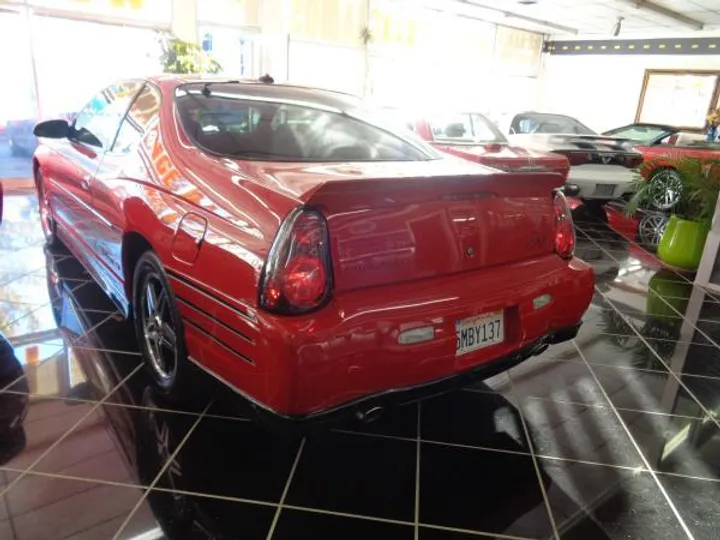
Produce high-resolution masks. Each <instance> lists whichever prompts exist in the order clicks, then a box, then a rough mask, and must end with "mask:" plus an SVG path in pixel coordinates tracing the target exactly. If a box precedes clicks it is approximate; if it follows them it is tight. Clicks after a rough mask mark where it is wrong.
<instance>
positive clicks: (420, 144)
mask: <svg viewBox="0 0 720 540" xmlns="http://www.w3.org/2000/svg"><path fill="white" fill-rule="evenodd" d="M227 82H233V81H227ZM201 87H202V83H197V82H189V83H184V84H180V85H178V86H176V87H175V89H174V91H173V108H174V113H175V117H176V118H177V124H178V126H179V128H180V130H181V132H182V133H183V135H185V137H186V138H187V139H188V140H189V141H190V143H191V144H192V145H193V146H194V147H195V148H197V149H198V150H200V151H202V152H204V153H206V154H208V155H211V156H215V157H222V158H231V159H237V160H242V161H259V159H258V158H253V157H244V156H242V155H239V156H229V155H227V154H223V153H220V152H215V151H213V150H212V149H210V148H207V147H205V146H203V145H202V144H200V143H199V142H198V141H197V140H196V138H195V137H193V136H192V135H191V134H190V133H189V132H188V130H187V129H186V126H185V122H184V120H183V116H182V114H181V112H180V109H179V105H178V98H179V97H181V96H180V95H179V94H180V92H185V93H186V94H187V95H190V94H191V92H190V90H189V89H197V92H193V93H199V94H202V89H201ZM222 94H226V93H222ZM218 95H221V94H218ZM225 99H228V98H225ZM230 99H235V100H237V101H243V102H247V103H249V104H251V103H253V102H255V103H267V104H272V105H277V106H283V105H286V106H293V107H305V108H307V109H311V110H315V111H319V112H324V113H330V114H336V115H338V116H340V117H346V118H349V119H351V120H353V121H355V122H358V123H360V124H363V125H364V126H367V127H370V128H372V129H375V130H378V131H381V132H383V133H386V134H388V135H389V136H391V137H394V138H395V139H397V140H399V141H402V142H403V143H405V144H407V145H409V146H411V147H412V148H414V149H416V151H417V152H418V153H419V154H421V155H423V156H424V159H422V160H397V161H433V160H437V159H441V158H442V156H441V155H440V154H438V153H437V152H436V151H435V150H434V149H433V148H432V147H431V146H430V145H428V144H427V143H426V142H425V141H423V140H422V139H420V138H418V140H417V141H414V140H412V139H411V138H408V137H404V136H403V134H402V133H399V132H397V131H393V130H390V129H389V128H388V127H385V126H382V125H378V124H375V123H373V122H369V121H367V120H366V119H364V118H363V117H362V116H359V115H356V114H352V112H351V111H347V110H342V109H338V108H336V107H332V106H327V105H323V104H321V103H313V102H311V101H305V100H303V101H296V100H293V99H282V98H274V97H267V96H257V95H249V94H245V93H243V92H237V93H234V95H233V97H232V98H230ZM413 135H414V133H413ZM263 161H270V162H277V163H345V161H327V160H308V159H300V158H298V159H296V160H272V159H263ZM352 161H358V160H352ZM390 161H393V160H359V162H368V163H383V162H390Z"/></svg>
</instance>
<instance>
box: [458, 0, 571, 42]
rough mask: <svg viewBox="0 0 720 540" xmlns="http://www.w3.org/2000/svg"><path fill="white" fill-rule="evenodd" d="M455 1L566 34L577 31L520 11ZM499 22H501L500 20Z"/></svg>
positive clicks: (467, 0) (463, 0) (469, 1)
mask: <svg viewBox="0 0 720 540" xmlns="http://www.w3.org/2000/svg"><path fill="white" fill-rule="evenodd" d="M455 1H456V2H458V3H461V4H466V5H468V6H473V7H474V8H478V9H483V10H489V11H493V12H495V13H497V14H499V15H501V17H503V18H509V19H516V20H518V21H523V22H526V23H530V24H534V25H537V26H542V27H545V28H551V29H553V30H559V31H560V32H564V33H566V34H577V33H578V29H577V28H570V27H569V26H563V25H561V24H557V23H553V22H550V21H543V20H542V19H535V18H533V17H527V16H525V15H523V14H521V13H515V12H514V11H506V10H504V9H500V8H496V7H493V6H488V5H486V4H483V3H478V2H473V1H471V0H455ZM500 24H502V22H501V23H500Z"/></svg>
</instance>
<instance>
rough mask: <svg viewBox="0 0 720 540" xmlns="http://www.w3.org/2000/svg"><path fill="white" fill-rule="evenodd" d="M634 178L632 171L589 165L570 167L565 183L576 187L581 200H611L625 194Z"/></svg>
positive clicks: (616, 166) (613, 166)
mask: <svg viewBox="0 0 720 540" xmlns="http://www.w3.org/2000/svg"><path fill="white" fill-rule="evenodd" d="M634 178H635V173H634V172H633V170H632V169H627V168H625V167H621V166H619V165H594V164H590V165H578V166H574V167H570V173H569V174H568V180H567V183H568V184H571V185H575V186H577V187H578V191H579V193H578V197H581V198H583V199H601V200H612V199H619V198H620V197H621V196H622V195H623V194H625V193H627V192H628V191H629V186H630V183H631V182H632V181H633V179H634Z"/></svg>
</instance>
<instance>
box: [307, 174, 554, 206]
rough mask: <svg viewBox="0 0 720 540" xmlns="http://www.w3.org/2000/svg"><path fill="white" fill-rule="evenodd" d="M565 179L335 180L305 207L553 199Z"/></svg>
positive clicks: (312, 193)
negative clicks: (462, 200) (495, 198)
mask: <svg viewBox="0 0 720 540" xmlns="http://www.w3.org/2000/svg"><path fill="white" fill-rule="evenodd" d="M564 183H565V178H564V176H563V175H561V174H557V173H513V172H507V173H506V172H500V171H498V172H497V173H493V174H481V175H458V176H424V177H423V176H419V177H411V178H363V179H352V180H350V179H342V178H338V179H333V180H329V181H327V182H324V183H322V184H320V185H318V186H317V187H315V188H314V189H312V190H309V191H307V192H305V193H304V194H303V195H302V196H301V198H300V200H301V201H302V202H303V203H304V204H306V205H317V206H326V207H328V208H331V209H333V210H335V211H337V210H339V209H340V208H342V209H351V208H354V209H362V208H371V207H372V208H378V207H382V206H387V207H392V206H398V205H408V204H417V203H422V202H427V201H436V200H442V199H445V200H460V199H467V200H472V199H478V198H489V197H542V196H547V197H550V196H551V195H552V193H553V192H554V190H555V189H558V188H561V187H562V186H563V184H564Z"/></svg>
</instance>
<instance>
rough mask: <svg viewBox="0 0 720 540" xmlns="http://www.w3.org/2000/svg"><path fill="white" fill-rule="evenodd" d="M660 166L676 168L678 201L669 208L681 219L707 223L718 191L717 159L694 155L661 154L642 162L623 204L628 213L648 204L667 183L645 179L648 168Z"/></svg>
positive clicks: (719, 177) (719, 175)
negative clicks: (670, 156) (629, 196)
mask: <svg viewBox="0 0 720 540" xmlns="http://www.w3.org/2000/svg"><path fill="white" fill-rule="evenodd" d="M659 166H662V167H666V168H671V169H674V170H675V171H677V173H678V175H679V176H680V180H681V183H680V185H679V186H678V188H679V193H678V202H677V203H676V204H675V206H673V207H672V208H671V209H670V212H671V213H672V214H676V215H677V216H678V217H681V218H683V219H687V220H691V221H698V222H702V223H707V224H710V222H711V221H712V217H713V213H714V212H715V205H716V204H717V200H718V193H720V160H718V159H697V158H686V157H681V158H661V159H658V160H651V161H647V162H645V163H643V164H642V165H641V166H640V168H639V169H638V171H637V175H636V178H635V179H634V180H633V182H632V184H631V191H632V192H633V196H632V198H631V199H630V201H629V202H628V204H627V205H626V207H625V213H626V214H627V215H631V216H632V215H635V213H636V212H637V210H638V209H639V208H647V207H650V206H651V204H652V201H653V198H654V197H655V196H656V195H657V190H661V189H667V186H665V185H663V184H659V183H657V182H653V180H652V179H650V180H647V179H646V178H647V177H648V176H649V174H648V173H649V172H650V171H653V170H656V169H657V168H658V167H659Z"/></svg>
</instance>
